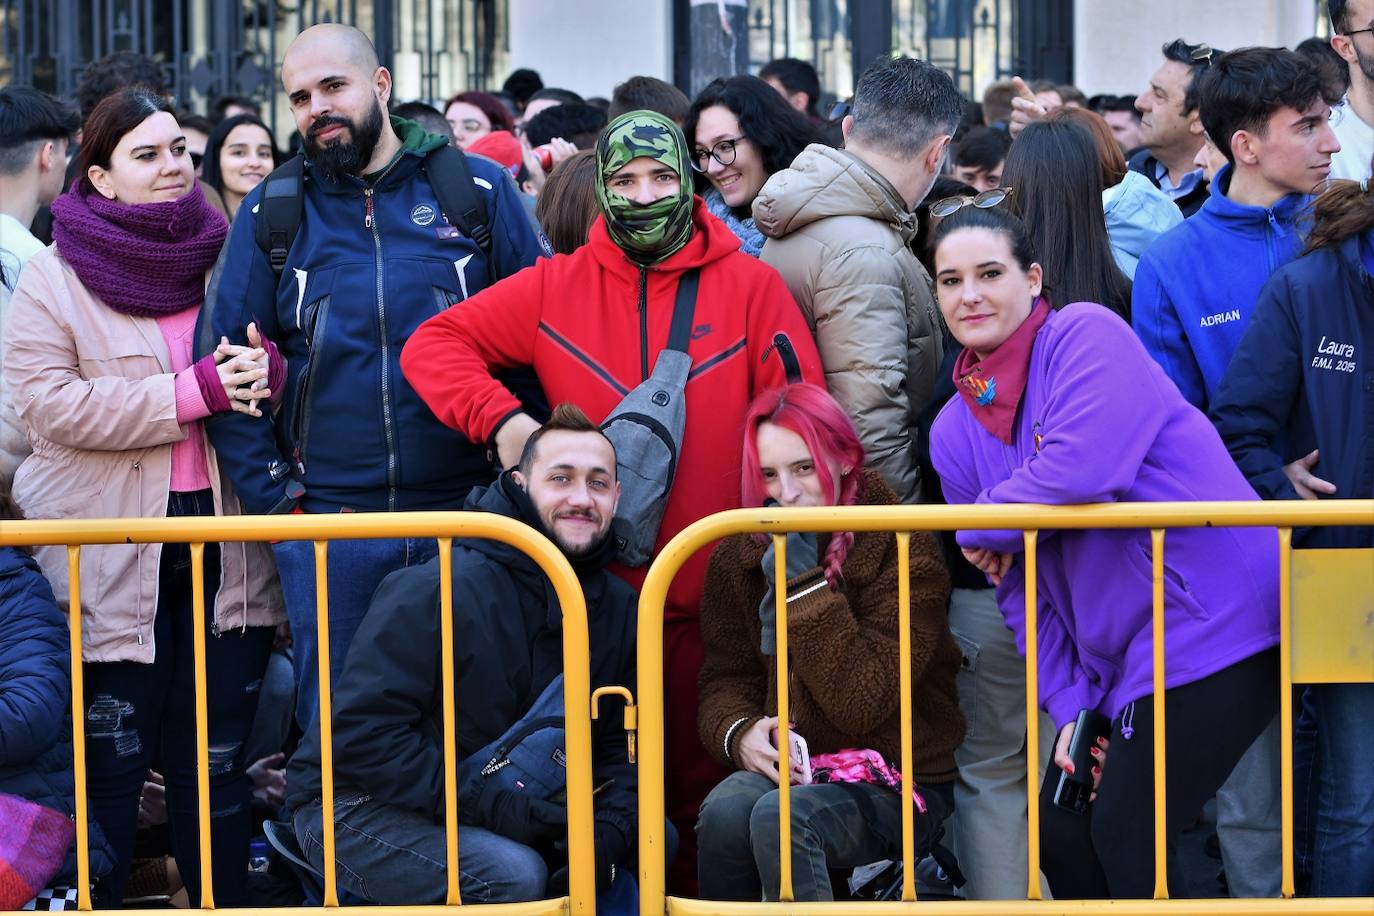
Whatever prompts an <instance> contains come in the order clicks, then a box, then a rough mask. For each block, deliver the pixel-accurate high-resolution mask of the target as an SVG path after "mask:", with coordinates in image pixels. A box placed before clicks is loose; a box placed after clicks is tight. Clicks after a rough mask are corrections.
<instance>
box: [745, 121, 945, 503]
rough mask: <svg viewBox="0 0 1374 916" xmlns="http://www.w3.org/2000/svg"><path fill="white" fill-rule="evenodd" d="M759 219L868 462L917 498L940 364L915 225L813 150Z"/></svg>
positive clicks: (773, 192) (892, 197) (762, 206)
mask: <svg viewBox="0 0 1374 916" xmlns="http://www.w3.org/2000/svg"><path fill="white" fill-rule="evenodd" d="M754 222H755V223H756V224H757V225H758V227H759V229H760V230H761V231H762V232H763V233H764V235H766V236H768V241H767V242H766V243H765V244H764V246H763V262H764V263H765V264H771V265H772V266H773V267H775V268H777V270H778V271H779V272H780V273H781V274H782V278H783V280H785V281H786V282H787V288H788V289H789V290H791V292H792V296H793V297H794V298H795V299H796V300H797V304H798V305H800V306H801V309H802V312H803V314H805V315H806V320H807V323H808V324H810V326H811V330H812V332H813V333H814V334H815V335H816V346H817V348H818V349H819V350H820V354H821V363H822V365H823V366H824V368H825V379H826V384H827V385H828V386H829V388H830V393H831V394H833V395H834V396H835V398H836V400H838V401H839V402H840V403H841V404H842V405H844V407H845V409H846V410H847V411H848V412H849V415H850V416H851V417H852V418H853V419H854V423H855V425H856V426H858V429H859V438H860V439H861V440H862V441H863V444H864V450H865V451H866V452H867V454H868V466H869V467H871V468H873V469H875V470H877V471H879V472H880V473H881V474H882V475H883V477H884V478H886V480H887V482H888V483H889V484H890V485H891V486H892V488H893V490H895V491H896V493H897V495H898V497H899V498H900V499H901V501H902V502H905V503H912V502H916V501H917V500H918V499H919V497H920V471H919V469H918V467H917V464H916V429H915V425H916V417H917V415H918V414H920V412H921V411H922V410H924V409H925V406H926V404H927V403H928V402H929V401H930V398H931V394H932V392H933V390H934V386H935V376H936V373H937V372H938V371H939V368H940V359H941V356H942V345H941V328H942V323H941V320H940V317H939V311H938V309H937V308H936V305H935V297H934V295H933V294H932V291H931V282H930V275H929V274H927V273H926V271H925V268H924V267H922V266H921V262H920V261H918V260H916V256H915V255H914V254H912V253H911V250H910V249H909V248H908V247H907V243H908V242H910V241H911V238H912V237H913V236H914V235H915V234H916V228H917V226H916V217H915V216H914V215H913V214H911V213H910V212H908V211H907V208H906V202H905V201H903V200H902V198H901V195H899V194H898V193H897V189H896V188H894V187H893V186H892V183H891V182H889V181H888V180H887V179H886V178H884V177H883V176H882V175H880V174H878V172H876V171H875V170H874V169H872V168H871V167H869V166H868V165H867V164H865V163H864V162H863V161H862V160H860V159H859V158H858V157H857V156H855V155H854V154H852V153H849V152H845V151H844V150H835V149H831V148H830V147H827V146H822V145H820V144H812V145H811V146H809V147H807V148H806V149H805V150H804V151H803V152H802V153H801V154H800V155H799V156H797V158H796V160H795V161H794V162H793V163H792V166H791V167H790V168H787V169H783V170H782V171H780V172H776V173H774V174H773V176H772V177H771V178H769V179H768V182H767V183H766V184H765V185H764V186H763V190H762V191H761V192H760V193H759V196H758V197H757V198H755V200H754Z"/></svg>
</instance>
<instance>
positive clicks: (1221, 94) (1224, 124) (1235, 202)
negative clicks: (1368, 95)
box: [1131, 48, 1340, 410]
mask: <svg viewBox="0 0 1374 916" xmlns="http://www.w3.org/2000/svg"><path fill="white" fill-rule="evenodd" d="M1199 105H1200V107H1201V112H1202V122H1203V124H1204V125H1205V126H1206V128H1207V134H1208V136H1210V137H1211V138H1212V139H1213V140H1214V141H1215V142H1216V145H1217V148H1218V149H1220V150H1221V151H1222V153H1223V154H1225V156H1226V159H1227V163H1228V164H1227V165H1226V166H1223V167H1222V168H1221V170H1219V171H1218V172H1217V174H1216V176H1215V177H1214V178H1213V179H1212V192H1211V196H1210V197H1208V198H1207V202H1206V203H1205V204H1203V206H1202V209H1201V210H1199V211H1198V212H1197V213H1196V214H1195V215H1194V216H1192V217H1190V218H1189V219H1187V220H1185V221H1184V222H1183V224H1182V225H1180V226H1176V227H1175V228H1173V229H1171V230H1169V231H1168V232H1166V233H1165V234H1164V235H1162V236H1160V238H1159V239H1158V240H1157V241H1156V242H1155V243H1154V244H1153V245H1152V246H1150V248H1149V249H1148V250H1146V252H1145V255H1144V256H1143V257H1142V258H1141V260H1140V265H1139V266H1138V267H1137V268H1136V275H1135V285H1134V289H1133V294H1132V299H1131V311H1132V324H1133V325H1134V326H1135V331H1136V333H1137V334H1138V335H1139V336H1140V339H1141V341H1142V342H1143V343H1144V344H1145V347H1146V349H1148V350H1149V351H1150V354H1151V355H1152V356H1153V357H1154V358H1155V360H1156V361H1157V362H1159V364H1160V365H1161V366H1163V367H1164V371H1165V372H1166V373H1168V375H1169V377H1170V378H1172V379H1173V380H1174V383H1175V384H1176V385H1178V387H1179V390H1180V391H1182V392H1183V396H1184V397H1186V398H1187V399H1188V400H1189V401H1191V402H1192V403H1193V404H1195V405H1197V406H1198V407H1201V408H1202V409H1204V410H1205V409H1206V407H1207V404H1208V402H1209V401H1210V399H1211V396H1212V394H1213V392H1214V391H1215V390H1216V387H1217V384H1218V383H1219V382H1220V381H1221V376H1222V374H1223V373H1224V372H1225V371H1226V365H1227V363H1229V362H1230V361H1231V354H1232V353H1233V352H1235V349H1236V345H1237V344H1238V343H1240V337H1241V334H1242V333H1243V332H1244V330H1245V324H1246V322H1247V321H1249V319H1250V313H1251V311H1252V310H1253V309H1254V307H1255V301H1256V300H1257V299H1258V298H1259V292H1260V288H1261V287H1263V286H1264V283H1265V281H1266V280H1268V279H1269V275H1270V274H1272V273H1273V272H1274V271H1275V270H1277V269H1278V268H1279V267H1281V266H1282V265H1284V264H1286V263H1287V262H1288V261H1290V260H1292V259H1293V258H1294V257H1296V256H1297V254H1298V251H1299V249H1300V247H1301V243H1302V240H1301V238H1300V236H1299V231H1298V228H1297V226H1296V222H1297V218H1298V216H1299V214H1300V213H1301V211H1302V209H1303V208H1304V207H1305V206H1306V205H1307V203H1308V201H1309V200H1310V195H1311V193H1312V191H1313V189H1314V188H1315V187H1316V186H1317V185H1318V184H1320V183H1321V181H1322V180H1323V179H1325V178H1326V176H1327V172H1328V171H1329V170H1330V167H1331V156H1332V154H1333V153H1335V152H1336V151H1337V150H1339V149H1340V144H1339V143H1338V142H1337V141H1336V136H1335V134H1333V133H1332V132H1331V127H1330V126H1329V124H1328V123H1327V118H1328V116H1329V114H1330V110H1331V109H1330V106H1328V105H1327V103H1326V101H1325V100H1324V99H1323V98H1322V83H1321V77H1320V75H1319V74H1318V72H1317V70H1316V68H1315V67H1314V66H1313V65H1312V64H1310V63H1308V62H1307V61H1306V60H1305V59H1303V58H1302V57H1299V56H1298V55H1297V54H1294V53H1293V52H1291V51H1288V50H1285V49H1283V48H1242V49H1240V50H1238V51H1232V52H1230V53H1228V54H1222V55H1219V56H1218V57H1216V58H1215V59H1214V60H1213V61H1212V64H1211V66H1210V68H1209V70H1208V72H1207V73H1206V74H1205V75H1204V76H1203V79H1202V83H1201V85H1200V87H1199Z"/></svg>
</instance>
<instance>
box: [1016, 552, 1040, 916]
mask: <svg viewBox="0 0 1374 916" xmlns="http://www.w3.org/2000/svg"><path fill="white" fill-rule="evenodd" d="M1039 537H1040V532H1038V531H1034V530H1031V531H1025V532H1022V534H1021V542H1022V543H1023V544H1024V545H1025V547H1026V560H1025V564H1026V569H1025V580H1026V587H1025V591H1026V899H1027V900H1039V899H1040V671H1039V667H1038V665H1037V659H1038V658H1039V652H1040V641H1039V631H1038V629H1037V627H1038V626H1039V618H1038V617H1037V616H1036V602H1037V601H1039V597H1038V593H1037V588H1036V587H1037V585H1038V583H1039V572H1040V567H1039V565H1038V554H1037V550H1038V548H1039V546H1040V542H1039Z"/></svg>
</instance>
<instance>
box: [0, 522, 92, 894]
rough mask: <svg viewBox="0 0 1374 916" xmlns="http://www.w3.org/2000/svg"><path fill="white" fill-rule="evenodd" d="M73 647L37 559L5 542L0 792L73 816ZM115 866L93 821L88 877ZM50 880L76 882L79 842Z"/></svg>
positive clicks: (1, 551) (0, 604) (0, 591)
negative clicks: (6, 544)
mask: <svg viewBox="0 0 1374 916" xmlns="http://www.w3.org/2000/svg"><path fill="white" fill-rule="evenodd" d="M70 646H71V641H70V638H69V636H68V632H67V621H66V619H65V618H64V617H63V616H62V612H61V611H60V610H59V609H58V607H57V602H56V601H54V600H53V595H52V588H51V587H50V586H49V585H48V580H47V579H45V578H43V574H42V573H41V572H39V570H38V564H37V563H36V562H35V561H34V560H33V558H32V557H29V556H26V555H25V554H23V553H21V552H20V551H19V550H17V549H16V548H14V547H0V792H3V793H5V794H7V795H17V796H19V797H20V798H23V799H27V800H28V801H31V802H35V803H37V804H40V805H42V806H43V807H45V808H51V809H53V810H54V811H61V812H62V813H63V814H65V815H67V816H68V817H71V818H75V817H76V808H75V803H74V801H73V799H74V796H75V789H74V788H73V786H74V781H73V776H72V717H71V696H72V691H71V648H70ZM113 865H114V859H113V856H112V855H111V853H110V849H109V847H108V846H107V845H106V842H105V838H104V835H103V834H102V833H101V832H100V827H99V825H97V824H94V823H92V824H91V876H92V877H93V878H96V877H100V876H101V875H105V874H108V873H109V872H110V870H111V868H112V867H113ZM49 883H50V884H51V885H54V886H56V885H65V886H75V884H76V844H75V843H73V844H72V848H71V849H69V850H67V858H66V860H65V861H64V862H63V864H62V868H61V869H60V870H59V871H58V873H57V875H56V877H54V878H53V879H52V881H50V882H49Z"/></svg>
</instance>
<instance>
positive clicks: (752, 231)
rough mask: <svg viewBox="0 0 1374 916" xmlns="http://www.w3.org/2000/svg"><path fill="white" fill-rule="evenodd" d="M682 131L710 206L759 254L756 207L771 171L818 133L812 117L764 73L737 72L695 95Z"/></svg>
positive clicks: (742, 244) (699, 185) (746, 247)
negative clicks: (794, 105)
mask: <svg viewBox="0 0 1374 916" xmlns="http://www.w3.org/2000/svg"><path fill="white" fill-rule="evenodd" d="M682 132H683V133H684V134H686V136H687V141H688V142H689V143H691V144H692V168H693V169H694V170H695V171H696V176H697V190H698V191H699V192H700V193H701V197H702V200H703V201H705V203H706V209H708V210H710V211H711V214H712V215H713V216H715V217H716V218H717V219H719V220H721V221H723V222H724V223H725V225H727V226H729V227H730V231H731V232H733V233H734V234H735V235H736V236H737V237H738V238H739V240H740V247H741V248H742V249H743V251H744V253H745V254H748V255H752V256H754V257H758V256H759V252H760V251H761V250H763V242H764V237H763V233H762V232H760V231H759V230H758V229H757V228H756V227H755V226H754V217H753V214H752V213H751V212H750V207H751V206H752V205H753V203H754V198H755V197H757V196H758V194H759V190H760V189H762V188H763V183H764V182H765V181H767V180H768V178H769V176H770V175H772V174H773V173H774V172H777V171H780V170H782V169H785V168H787V167H788V166H789V165H791V164H792V160H793V159H795V158H796V157H797V154H798V153H800V152H801V151H802V150H804V149H806V146H807V144H809V143H813V142H815V141H816V140H817V139H818V138H817V137H816V134H815V130H814V129H813V128H812V126H811V123H810V122H809V121H808V120H807V119H806V117H805V116H804V115H802V114H801V113H800V112H798V111H796V110H795V109H793V108H792V106H791V105H788V104H787V102H785V101H784V100H783V98H782V96H780V95H778V92H777V90H776V89H774V88H773V87H772V86H770V85H768V84H767V83H765V82H764V81H763V80H761V79H759V78H758V77H755V76H731V77H728V78H724V79H718V80H715V81H714V82H712V83H710V84H709V85H708V86H707V87H706V88H705V89H703V90H702V91H701V94H700V95H698V96H697V97H696V98H695V99H694V100H693V101H692V107H691V109H689V110H688V112H687V121H686V123H684V124H683V127H682Z"/></svg>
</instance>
